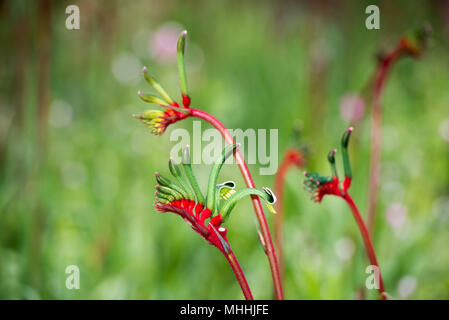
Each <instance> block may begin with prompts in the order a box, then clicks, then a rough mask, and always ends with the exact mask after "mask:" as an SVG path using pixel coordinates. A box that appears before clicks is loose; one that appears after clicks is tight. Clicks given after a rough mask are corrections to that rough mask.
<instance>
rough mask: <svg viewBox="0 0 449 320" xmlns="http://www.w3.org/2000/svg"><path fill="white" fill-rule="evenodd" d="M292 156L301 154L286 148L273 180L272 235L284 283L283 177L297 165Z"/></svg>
mask: <svg viewBox="0 0 449 320" xmlns="http://www.w3.org/2000/svg"><path fill="white" fill-rule="evenodd" d="M294 156H298V159H299V158H302V156H301V155H300V154H299V152H298V151H296V150H290V149H289V150H287V151H286V153H285V156H284V159H283V160H282V163H281V165H280V166H279V169H278V171H277V173H276V177H275V181H274V194H275V195H276V196H277V198H278V199H277V202H276V204H275V207H276V213H277V214H276V216H275V217H274V237H275V239H274V240H275V243H276V250H277V254H278V261H279V271H280V275H281V281H282V283H284V271H285V269H284V242H283V236H284V206H283V202H284V184H285V178H286V176H287V173H288V170H289V169H290V167H291V166H293V165H298V163H297V162H295V161H294V160H293V159H294Z"/></svg>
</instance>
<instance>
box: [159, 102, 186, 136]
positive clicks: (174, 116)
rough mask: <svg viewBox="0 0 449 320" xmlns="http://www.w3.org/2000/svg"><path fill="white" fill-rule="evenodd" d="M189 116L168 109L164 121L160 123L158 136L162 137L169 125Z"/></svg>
mask: <svg viewBox="0 0 449 320" xmlns="http://www.w3.org/2000/svg"><path fill="white" fill-rule="evenodd" d="M175 103H176V102H175ZM178 106H179V105H178ZM188 116H189V115H188V114H185V113H182V112H179V111H176V110H173V109H170V108H166V109H165V111H164V116H163V119H162V120H161V121H160V126H159V130H158V133H157V134H158V135H162V134H163V133H164V132H165V130H166V129H167V127H168V126H169V125H171V124H172V123H175V122H178V121H179V120H182V119H185V118H187V117H188Z"/></svg>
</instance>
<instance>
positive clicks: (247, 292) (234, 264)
mask: <svg viewBox="0 0 449 320" xmlns="http://www.w3.org/2000/svg"><path fill="white" fill-rule="evenodd" d="M223 254H224V256H225V258H226V260H228V262H229V265H230V266H231V268H232V271H233V272H234V275H235V277H236V279H237V281H238V282H239V285H240V288H241V289H242V292H243V295H244V297H245V299H246V300H254V298H253V294H252V293H251V289H250V288H249V285H248V282H247V281H246V278H245V275H244V274H243V271H242V268H240V265H239V263H238V261H237V258H236V257H235V255H234V252H232V250H230V253H229V254H226V253H225V252H223Z"/></svg>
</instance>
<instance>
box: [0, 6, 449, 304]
mask: <svg viewBox="0 0 449 320" xmlns="http://www.w3.org/2000/svg"><path fill="white" fill-rule="evenodd" d="M376 3H377V4H378V5H379V7H380V12H381V29H380V30H367V29H366V28H365V19H366V17H367V15H366V14H365V8H366V6H367V5H369V4H371V3H370V2H368V1H351V2H349V1H345V2H341V1H173V0H169V1H127V2H124V1H106V0H97V1H87V0H84V1H76V0H72V1H45V0H42V1H26V0H22V1H4V0H3V1H0V25H1V28H0V29H1V31H0V34H1V40H0V46H1V47H0V60H1V61H2V64H1V68H0V76H1V81H0V90H1V91H0V92H1V95H0V177H1V178H0V298H2V299H240V298H242V294H241V292H240V289H239V287H238V284H237V282H236V281H235V279H234V275H233V274H232V272H231V271H230V269H229V267H228V265H227V263H226V261H225V259H224V258H223V257H222V256H221V254H220V253H219V252H218V251H217V250H216V249H215V248H213V247H212V246H210V245H208V244H206V243H205V242H204V240H203V239H202V238H201V237H199V236H198V235H197V234H196V233H194V232H192V230H191V229H190V227H189V226H188V225H186V224H185V223H183V221H182V220H181V219H179V217H177V216H175V215H173V214H160V213H156V212H155V211H154V209H153V207H152V205H153V201H154V195H153V194H154V185H155V181H154V172H155V171H160V172H163V173H168V168H167V160H168V157H169V152H170V148H171V147H172V146H173V142H170V140H169V136H170V132H171V131H172V130H173V129H174V128H186V129H188V130H191V129H192V120H191V119H188V120H185V121H182V122H180V123H177V124H175V125H173V126H171V127H170V128H169V129H168V130H167V132H166V133H165V134H164V135H163V136H162V137H156V136H153V135H151V134H150V132H149V131H148V130H147V129H146V128H145V127H144V126H143V125H141V123H139V122H138V121H137V120H135V119H133V118H132V117H131V115H132V114H133V113H138V112H142V111H143V110H145V109H147V108H148V105H146V104H145V103H144V102H142V101H141V100H140V99H139V98H138V97H137V94H136V93H137V91H138V90H141V89H144V90H145V91H150V92H151V90H150V89H149V87H148V86H147V84H146V83H145V82H144V80H143V77H142V74H141V68H142V66H143V65H146V66H147V67H148V68H149V69H150V70H151V73H152V74H154V75H156V76H157V78H158V79H159V80H160V82H161V83H162V84H163V85H164V87H166V89H167V90H168V91H169V93H171V95H172V96H177V94H178V92H179V84H178V79H177V67H176V61H175V56H174V54H175V51H174V49H175V41H176V38H177V36H178V35H179V33H180V31H182V30H183V29H187V30H188V32H189V38H188V44H187V53H186V55H187V72H188V78H189V86H190V90H191V96H192V98H193V105H195V106H199V107H200V108H202V109H204V110H205V111H207V112H209V113H211V114H213V115H215V116H216V117H217V118H219V119H220V120H221V121H222V122H223V123H224V124H225V125H226V126H227V127H228V128H242V129H244V130H245V129H247V128H255V129H257V128H262V129H278V130H279V161H281V159H282V155H283V153H284V151H285V149H286V148H288V147H289V146H290V145H289V144H290V143H291V139H290V137H291V135H292V129H293V127H294V125H295V122H296V121H300V123H302V128H303V131H302V138H303V140H302V141H303V143H304V144H305V145H307V150H308V153H307V166H306V167H307V170H315V171H320V172H322V173H324V174H329V173H330V172H329V168H328V164H327V162H326V154H327V151H328V150H329V149H330V148H333V147H336V146H338V143H339V137H340V135H341V133H342V132H343V130H344V129H345V128H346V127H347V126H348V125H349V124H350V122H354V119H352V120H351V117H353V116H354V114H353V113H352V112H353V109H352V108H353V101H354V97H361V98H362V99H363V97H364V96H363V95H362V93H363V90H364V89H365V88H366V87H367V86H369V85H370V79H371V77H372V75H373V73H374V71H375V68H376V55H377V54H378V53H379V52H381V51H382V50H388V49H391V48H393V47H394V46H395V45H396V43H397V41H398V40H399V38H400V37H401V36H402V35H404V34H405V33H407V32H409V31H411V30H413V29H415V28H417V27H420V26H421V25H422V24H423V23H424V22H425V21H427V22H429V23H430V24H431V25H432V28H433V41H432V46H431V47H430V48H429V50H428V51H427V52H426V54H425V55H424V56H423V57H422V58H421V59H420V60H413V59H401V60H400V61H399V62H398V63H397V64H396V65H395V66H394V67H393V69H392V72H391V74H390V76H391V77H390V78H389V79H388V83H387V87H386V90H385V95H384V99H383V108H384V114H383V119H384V133H383V143H384V144H383V151H382V152H383V153H382V182H381V191H380V202H379V208H378V212H377V213H378V219H377V224H376V229H375V234H374V244H375V247H376V250H377V254H378V258H379V262H380V265H381V268H382V270H383V275H384V280H385V285H386V289H387V292H388V293H389V294H391V295H392V296H393V297H394V298H397V299H435V298H436V299H444V298H446V299H447V298H449V250H448V244H449V219H448V217H449V112H448V111H449V90H448V84H449V72H448V71H449V69H448V63H449V60H448V59H449V54H448V46H449V41H448V38H449V37H448V36H449V23H448V21H449V3H448V1H414V2H412V3H411V2H410V1H405V0H403V1H376ZM70 4H76V5H78V6H79V8H80V11H81V28H80V30H73V31H69V30H67V29H66V27H65V19H66V17H67V15H66V14H65V8H66V7H67V6H68V5H70ZM369 110H370V104H369V101H368V100H367V101H365V104H364V108H362V109H360V106H359V108H357V109H356V111H357V112H358V114H357V115H356V117H358V118H359V119H358V120H357V121H356V122H357V123H356V125H355V131H354V139H353V142H352V145H351V147H350V148H351V149H350V154H351V159H352V163H353V174H354V181H353V186H352V188H351V190H352V194H353V197H354V199H355V200H356V202H357V203H358V205H359V207H360V209H361V211H362V213H364V212H365V211H366V203H367V190H368V189H367V176H368V166H369V147H370V134H369V133H370V118H369V114H370V112H369ZM363 111H364V112H363ZM360 112H361V114H359V113H360ZM297 119H299V120H297ZM202 126H203V128H209V127H210V126H209V125H207V124H206V123H203V124H202ZM209 169H210V167H209V166H206V165H196V166H194V170H195V172H196V173H197V175H198V177H199V180H200V181H201V185H202V186H203V187H205V184H206V182H207V176H208V174H209ZM250 169H251V171H252V173H253V176H254V179H255V182H256V185H257V186H259V187H261V186H273V181H274V176H260V175H258V169H259V166H258V165H251V166H250ZM220 179H222V180H223V181H224V180H234V181H236V182H237V184H238V186H243V185H244V182H243V180H242V179H241V176H240V173H239V170H238V169H237V167H236V166H225V168H224V170H223V171H222V173H221V176H220ZM309 198H310V195H309V194H307V193H306V192H305V191H304V190H303V188H302V172H301V171H300V170H292V171H291V172H290V174H289V175H288V178H287V181H286V194H285V211H286V213H285V215H286V220H285V235H284V237H285V251H286V252H285V254H286V281H285V294H286V297H287V298H289V299H353V298H356V297H357V296H358V294H359V293H360V288H361V287H363V284H364V283H365V279H366V277H367V275H366V274H365V273H364V271H365V268H366V266H367V264H368V262H367V259H366V256H365V252H364V249H363V245H362V242H361V238H360V236H359V233H358V230H357V228H356V225H355V223H354V221H353V218H352V216H351V214H350V211H349V210H348V208H347V207H346V205H345V204H344V203H343V202H342V201H341V200H340V199H338V198H332V197H327V198H326V199H325V200H324V201H323V203H322V204H320V205H318V204H315V203H313V202H312V201H310V199H309ZM266 214H267V217H268V220H269V222H270V224H272V223H273V216H272V215H271V214H269V212H268V211H267V212H266ZM227 227H228V230H229V231H228V238H229V240H230V242H231V244H232V245H233V248H234V251H235V253H236V255H237V257H238V258H239V260H240V263H241V265H242V267H243V269H244V271H245V273H246V276H247V278H248V281H249V284H250V286H251V288H252V290H253V293H254V295H255V297H256V298H261V299H262V298H263V299H270V298H272V284H271V276H270V272H269V267H268V263H267V260H266V258H265V255H264V253H263V250H262V247H261V245H260V244H259V242H258V237H257V231H256V225H255V222H254V214H253V210H252V205H251V202H250V200H249V199H245V200H244V201H242V202H241V203H240V204H239V205H238V206H237V207H236V209H235V211H234V212H233V214H232V217H231V219H230V220H229V222H228V224H227ZM68 265H77V266H79V268H80V284H81V288H80V289H79V290H68V289H66V287H65V280H66V277H67V276H68V275H67V274H65V269H66V267H67V266H68ZM366 297H367V298H376V294H375V293H373V292H371V293H368V294H367V296H366Z"/></svg>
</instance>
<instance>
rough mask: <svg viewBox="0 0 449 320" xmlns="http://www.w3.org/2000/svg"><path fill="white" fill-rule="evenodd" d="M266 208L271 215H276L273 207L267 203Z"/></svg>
mask: <svg viewBox="0 0 449 320" xmlns="http://www.w3.org/2000/svg"><path fill="white" fill-rule="evenodd" d="M267 208H268V210H269V211H270V212H271V213H272V214H276V213H277V212H276V210H274V207H273V206H272V205H271V204H269V203H267Z"/></svg>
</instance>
